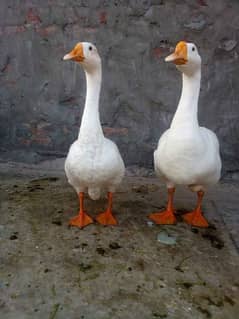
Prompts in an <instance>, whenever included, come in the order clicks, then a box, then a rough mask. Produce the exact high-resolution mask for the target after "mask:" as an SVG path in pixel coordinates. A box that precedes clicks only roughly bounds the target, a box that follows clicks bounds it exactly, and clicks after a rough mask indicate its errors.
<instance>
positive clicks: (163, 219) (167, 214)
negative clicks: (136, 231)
mask: <svg viewBox="0 0 239 319" xmlns="http://www.w3.org/2000/svg"><path fill="white" fill-rule="evenodd" d="M149 218H150V219H151V220H152V221H154V222H155V223H156V224H160V225H175V224H176V223H177V219H176V217H175V215H174V213H173V212H172V211H171V210H165V211H162V212H159V213H153V214H150V215H149Z"/></svg>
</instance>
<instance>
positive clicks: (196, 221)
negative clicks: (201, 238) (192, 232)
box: [182, 210, 209, 228]
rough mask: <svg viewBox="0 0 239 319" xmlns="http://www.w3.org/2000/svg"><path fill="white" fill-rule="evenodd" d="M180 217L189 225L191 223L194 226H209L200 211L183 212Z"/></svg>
mask: <svg viewBox="0 0 239 319" xmlns="http://www.w3.org/2000/svg"><path fill="white" fill-rule="evenodd" d="M182 217H183V220H184V221H185V222H186V223H187V224H189V225H192V226H195V227H204V228H206V227H208V226H209V224H208V221H207V220H206V218H205V217H204V216H203V214H202V212H201V211H197V210H194V211H192V212H190V213H186V214H184V215H183V216H182Z"/></svg>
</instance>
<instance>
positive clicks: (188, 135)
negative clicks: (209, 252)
mask: <svg viewBox="0 0 239 319" xmlns="http://www.w3.org/2000/svg"><path fill="white" fill-rule="evenodd" d="M165 61H166V62H173V63H174V64H176V66H177V68H178V70H179V71H181V72H182V74H183V75H182V76H183V87H182V94H181V98H180V101H179V104H178V108H177V111H176V113H175V115H174V118H173V120H172V123H171V126H170V128H169V129H168V130H167V131H165V133H164V134H163V135H162V136H161V138H160V140H159V143H158V148H157V150H156V151H155V152H154V163H155V170H156V173H157V174H158V175H160V176H163V178H164V179H165V181H166V184H167V188H168V205H167V208H166V210H165V211H163V212H159V213H154V214H151V215H150V216H149V218H151V219H152V220H153V221H155V222H156V223H157V224H175V223H176V218H175V215H174V207H173V195H174V191H175V185H176V184H182V185H187V186H189V188H190V189H191V190H192V191H194V192H197V194H198V202H197V206H196V208H195V210H193V211H192V212H190V213H186V214H185V215H183V219H184V220H185V221H186V222H187V223H188V224H191V225H193V226H198V227H208V222H207V220H206V219H205V218H204V217H203V215H202V211H201V202H202V198H203V195H204V192H205V189H206V187H207V185H210V184H215V183H217V182H218V180H219V178H220V174H221V159H220V155H219V142H218V139H217V137H216V135H215V134H214V133H213V132H212V131H210V130H208V129H207V128H204V127H201V126H199V124H198V115H197V113H198V97H199V91H200V80H201V58H200V55H199V54H198V51H197V48H196V46H195V45H194V44H193V43H186V42H184V41H181V42H179V43H178V44H177V46H176V48H175V51H174V53H172V54H171V55H169V56H168V57H166V59H165Z"/></svg>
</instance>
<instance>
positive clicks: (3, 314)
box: [0, 171, 239, 319]
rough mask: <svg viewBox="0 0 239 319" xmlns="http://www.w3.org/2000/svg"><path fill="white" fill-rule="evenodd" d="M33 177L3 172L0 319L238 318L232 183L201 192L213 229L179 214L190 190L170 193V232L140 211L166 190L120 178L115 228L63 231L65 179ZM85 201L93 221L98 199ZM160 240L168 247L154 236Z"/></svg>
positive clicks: (67, 201) (100, 204)
mask: <svg viewBox="0 0 239 319" xmlns="http://www.w3.org/2000/svg"><path fill="white" fill-rule="evenodd" d="M38 173H39V172H38ZM38 173H35V174H29V172H28V174H25V176H24V175H22V174H9V173H8V172H7V171H2V174H1V184H0V191H1V192H0V194H1V195H0V196H1V212H0V318H1V319H13V318H14V319H15V318H17V319H28V318H31V319H32V318H34V319H35V318H36V319H38V318H39V319H40V318H41V319H42V318H44V319H118V318H119V319H123V318H124V319H131V318H137V319H154V318H168V319H189V318H190V319H192V318H193V319H201V318H202V319H204V318H215V319H236V318H238V313H239V275H238V270H239V267H238V266H239V257H238V251H239V249H238V248H239V239H238V235H237V234H238V230H239V214H238V202H239V187H238V185H236V184H230V183H221V184H220V185H218V186H216V187H215V188H212V189H210V190H209V191H208V193H207V194H206V196H205V200H204V204H203V208H204V212H205V215H206V216H207V219H208V220H209V221H210V225H211V226H210V227H209V229H196V228H191V227H190V226H188V225H186V224H185V223H183V222H182V219H181V217H180V215H181V214H182V213H183V212H185V211H188V210H192V209H193V207H194V206H195V203H196V198H195V195H194V194H192V193H191V192H190V191H189V190H187V189H184V188H182V189H181V188H180V189H177V191H176V196H175V207H176V209H177V212H178V224H177V225H176V226H159V225H153V224H152V223H150V222H149V220H148V219H147V215H148V214H149V213H151V212H153V211H157V210H160V209H162V208H163V207H164V205H165V203H166V190H165V186H164V185H163V184H161V182H160V181H159V180H158V179H156V178H154V177H147V178H145V177H126V178H125V179H124V182H123V184H122V185H121V187H120V189H119V191H118V192H117V193H116V195H115V201H114V212H115V216H116V218H117V219H118V222H119V225H118V226H117V227H103V226H101V225H98V224H97V223H95V224H93V225H90V226H88V227H86V228H85V229H83V230H80V229H78V228H69V227H68V221H69V219H70V218H71V217H73V216H74V215H75V214H76V213H77V210H78V200H77V196H76V194H75V192H74V190H73V189H72V188H71V187H70V186H69V185H68V184H67V181H66V179H65V178H64V176H62V175H57V174H56V173H54V174H53V175H52V174H50V173H48V174H45V175H44V176H42V175H41V174H38ZM37 175H41V176H40V177H38V176H37ZM85 205H86V211H87V212H88V214H90V215H91V216H92V217H95V216H96V215H97V214H98V213H99V212H101V211H103V209H104V208H105V206H106V199H104V198H103V199H101V200H99V201H95V202H94V201H92V200H90V199H89V198H87V199H86V201H85ZM165 234H166V236H169V237H170V238H171V239H173V240H172V243H171V245H167V244H166V243H164V242H163V243H162V242H160V241H159V240H158V237H160V236H161V235H163V236H165ZM173 241H175V243H174V242H173Z"/></svg>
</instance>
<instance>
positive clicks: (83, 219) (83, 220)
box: [69, 192, 93, 228]
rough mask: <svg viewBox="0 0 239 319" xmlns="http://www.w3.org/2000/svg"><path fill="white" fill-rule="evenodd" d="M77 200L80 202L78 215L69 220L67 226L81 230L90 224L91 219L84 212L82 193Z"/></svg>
mask: <svg viewBox="0 0 239 319" xmlns="http://www.w3.org/2000/svg"><path fill="white" fill-rule="evenodd" d="M79 200H80V211H79V214H78V215H77V216H76V217H73V218H72V219H71V220H70V222H69V225H70V226H76V227H80V228H83V227H85V226H87V225H89V224H92V223H93V219H92V218H91V217H90V216H89V215H87V214H86V213H85V212H84V193H83V192H80V193H79Z"/></svg>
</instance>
